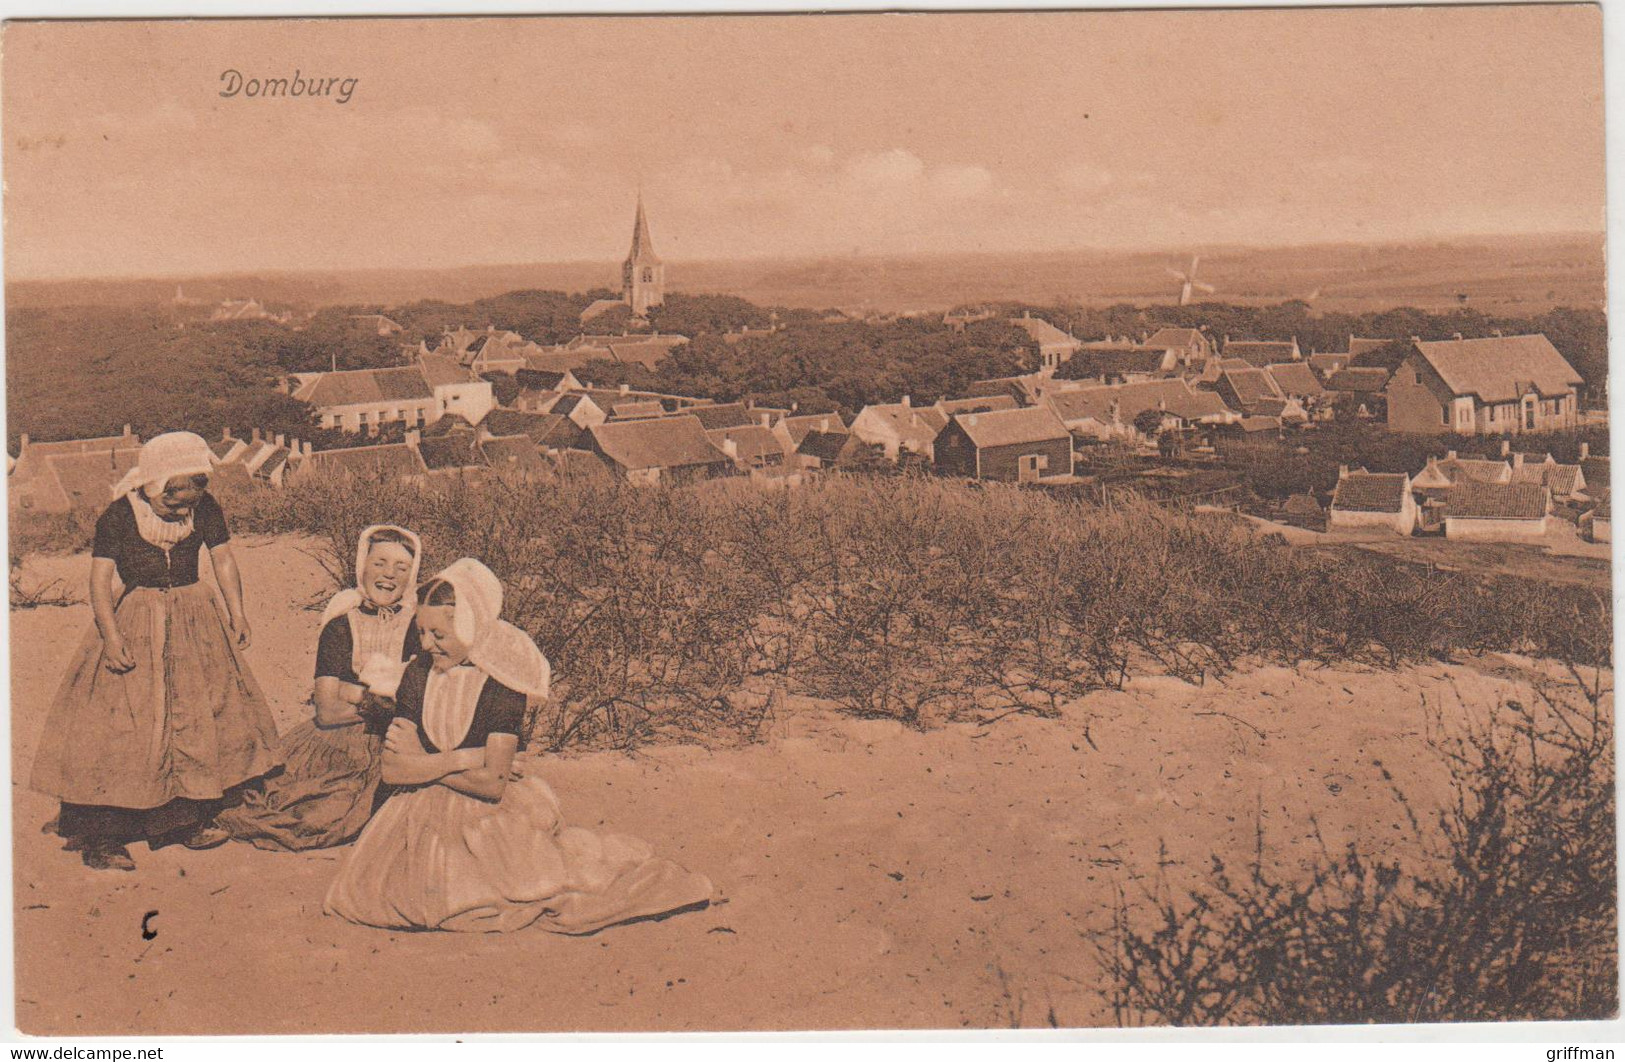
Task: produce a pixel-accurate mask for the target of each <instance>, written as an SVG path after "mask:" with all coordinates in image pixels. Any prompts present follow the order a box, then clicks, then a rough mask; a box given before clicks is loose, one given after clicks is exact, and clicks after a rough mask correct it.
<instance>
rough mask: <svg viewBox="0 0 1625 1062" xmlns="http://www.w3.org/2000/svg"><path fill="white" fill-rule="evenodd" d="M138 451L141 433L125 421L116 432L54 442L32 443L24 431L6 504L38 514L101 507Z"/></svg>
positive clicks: (127, 469) (107, 500)
mask: <svg viewBox="0 0 1625 1062" xmlns="http://www.w3.org/2000/svg"><path fill="white" fill-rule="evenodd" d="M140 452H141V438H140V436H138V435H136V434H135V433H133V432H132V431H131V430H130V426H129V425H128V424H126V425H125V426H124V431H123V433H122V434H119V435H104V436H99V437H96V438H90V439H63V440H59V441H53V442H34V441H32V440H31V439H30V438H29V436H28V434H27V433H26V432H25V433H24V434H23V436H22V438H21V445H20V447H19V449H18V451H17V459H16V461H15V462H13V463H12V466H11V474H10V483H9V492H8V494H9V500H10V504H11V505H12V507H14V508H15V509H17V510H20V511H23V512H41V513H66V512H71V511H73V510H74V509H79V508H84V509H91V508H99V507H101V506H105V505H106V504H107V503H108V502H109V501H111V500H112V490H113V485H114V484H116V483H117V482H118V481H119V480H120V479H122V478H124V474H125V473H126V472H128V471H129V470H130V469H132V468H134V467H135V465H136V458H137V457H138V456H139V454H140Z"/></svg>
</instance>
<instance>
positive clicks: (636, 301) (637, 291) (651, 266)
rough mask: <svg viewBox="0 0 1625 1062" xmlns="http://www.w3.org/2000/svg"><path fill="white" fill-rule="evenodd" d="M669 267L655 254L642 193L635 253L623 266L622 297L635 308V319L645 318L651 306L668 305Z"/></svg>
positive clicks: (635, 226) (635, 223)
mask: <svg viewBox="0 0 1625 1062" xmlns="http://www.w3.org/2000/svg"><path fill="white" fill-rule="evenodd" d="M665 295H666V266H665V264H664V263H662V262H661V261H660V258H659V257H658V256H657V255H656V254H655V249H654V241H653V240H651V239H650V238H649V219H648V218H647V217H646V216H645V215H644V212H643V193H642V192H639V193H638V213H637V218H636V220H635V221H633V223H632V250H631V252H630V253H629V254H628V255H627V256H626V262H625V263H624V264H623V265H622V266H621V297H622V298H624V299H625V300H626V304H627V305H628V306H630V307H632V315H633V316H634V317H643V316H644V315H645V314H646V313H647V312H648V310H649V308H650V307H651V306H659V305H660V304H661V303H662V302H664V301H665Z"/></svg>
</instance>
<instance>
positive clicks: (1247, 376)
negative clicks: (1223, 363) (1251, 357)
mask: <svg viewBox="0 0 1625 1062" xmlns="http://www.w3.org/2000/svg"><path fill="white" fill-rule="evenodd" d="M1224 381H1225V383H1227V384H1229V385H1230V389H1231V390H1232V391H1234V392H1235V395H1236V401H1237V402H1240V403H1241V406H1242V408H1243V409H1249V408H1250V407H1252V406H1253V405H1254V404H1256V403H1258V402H1261V401H1263V400H1264V399H1267V398H1280V397H1281V392H1280V391H1278V390H1276V388H1275V381H1274V380H1273V379H1271V378H1270V375H1269V374H1268V373H1266V372H1265V371H1264V370H1263V369H1226V370H1225V373H1224ZM1276 412H1280V411H1279V410H1276Z"/></svg>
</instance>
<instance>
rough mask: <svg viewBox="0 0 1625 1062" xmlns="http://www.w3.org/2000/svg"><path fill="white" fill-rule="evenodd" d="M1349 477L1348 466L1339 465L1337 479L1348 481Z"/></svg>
mask: <svg viewBox="0 0 1625 1062" xmlns="http://www.w3.org/2000/svg"><path fill="white" fill-rule="evenodd" d="M1348 475H1349V466H1348V465H1338V466H1337V478H1338V479H1347V478H1348Z"/></svg>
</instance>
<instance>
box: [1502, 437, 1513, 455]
mask: <svg viewBox="0 0 1625 1062" xmlns="http://www.w3.org/2000/svg"><path fill="white" fill-rule="evenodd" d="M1511 452H1512V440H1510V439H1502V440H1501V456H1502V457H1503V458H1504V457H1506V456H1507V454H1510V453H1511Z"/></svg>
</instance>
